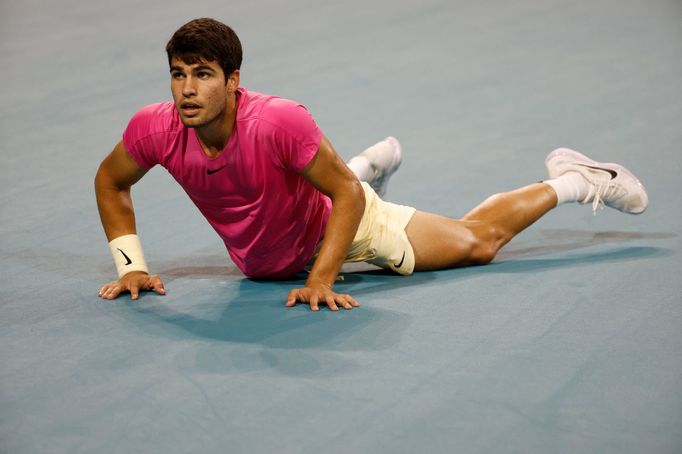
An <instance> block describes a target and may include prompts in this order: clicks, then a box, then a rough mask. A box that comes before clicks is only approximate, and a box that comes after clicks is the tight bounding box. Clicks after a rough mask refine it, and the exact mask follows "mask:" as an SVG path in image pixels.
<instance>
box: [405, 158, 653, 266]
mask: <svg viewBox="0 0 682 454" xmlns="http://www.w3.org/2000/svg"><path fill="white" fill-rule="evenodd" d="M546 165H547V169H548V171H549V175H550V177H551V179H550V180H548V181H546V182H545V183H536V184H532V185H529V186H526V187H523V188H520V189H517V190H515V191H511V192H506V193H502V194H496V195H494V196H492V197H490V198H488V199H487V200H486V201H485V202H483V203H482V204H480V205H479V206H477V207H476V208H474V209H473V210H471V211H470V212H469V213H467V214H466V215H465V216H464V217H463V218H462V219H452V218H448V217H445V216H439V215H435V214H431V213H426V212H423V211H417V212H416V213H415V215H414V216H413V217H412V219H411V220H410V222H409V224H408V225H407V227H406V228H405V231H406V233H407V236H408V239H409V241H410V243H411V244H412V247H413V249H414V256H415V271H420V270H433V269H442V268H451V267H457V266H467V265H481V264H486V263H489V262H490V261H492V259H493V258H494V257H495V255H496V254H497V252H498V251H499V250H500V248H502V246H504V245H505V244H507V243H508V242H509V241H510V240H511V239H512V238H513V237H514V236H516V235H517V234H518V233H520V232H521V231H522V230H524V229H525V228H526V227H528V226H530V225H531V224H533V223H534V222H535V221H537V220H538V219H539V218H541V217H542V216H543V215H544V214H546V213H547V212H548V211H550V210H552V209H553V208H554V207H556V206H557V205H558V204H560V203H564V202H580V203H583V204H586V203H592V204H593V209H596V207H597V206H598V205H600V204H604V205H606V206H610V207H612V208H615V209H618V210H620V211H623V212H625V213H630V214H639V213H642V212H643V211H644V210H645V209H646V207H647V205H648V197H647V194H646V191H645V189H644V187H643V186H642V184H641V183H640V182H639V180H637V178H636V177H635V176H634V175H633V174H632V173H631V172H629V171H628V170H627V169H626V168H624V167H623V166H620V165H618V164H603V163H598V162H596V161H593V160H591V159H589V158H587V157H586V156H584V155H582V154H580V153H578V152H576V151H573V150H568V149H565V148H564V149H558V150H555V151H553V152H552V153H550V155H549V156H548V157H547V160H546Z"/></svg>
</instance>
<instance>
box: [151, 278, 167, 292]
mask: <svg viewBox="0 0 682 454" xmlns="http://www.w3.org/2000/svg"><path fill="white" fill-rule="evenodd" d="M152 286H153V288H154V291H155V292H156V293H158V294H159V295H165V294H166V288H165V287H164V286H163V281H161V279H160V278H158V277H156V278H154V279H152Z"/></svg>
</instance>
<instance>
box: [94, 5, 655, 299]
mask: <svg viewBox="0 0 682 454" xmlns="http://www.w3.org/2000/svg"><path fill="white" fill-rule="evenodd" d="M166 51H167V54H168V62H169V66H170V79H171V92H172V95H173V102H162V103H158V104H152V105H149V106H146V107H144V108H142V109H141V110H140V111H138V112H137V113H136V114H135V115H134V116H133V117H132V119H131V120H130V122H129V124H128V126H127V128H126V129H125V131H124V133H123V137H122V140H121V141H120V142H119V143H118V144H117V145H116V147H115V148H114V150H113V151H112V152H111V153H110V154H109V155H108V156H107V157H106V158H105V159H104V161H103V162H102V164H101V165H100V167H99V170H98V172H97V176H96V178H95V190H96V195H97V205H98V208H99V213H100V217H101V220H102V224H103V226H104V231H105V233H106V236H107V238H108V240H109V247H110V250H111V253H112V255H113V258H114V262H115V263H116V267H117V270H118V277H119V278H118V279H117V280H115V281H112V282H110V283H108V284H105V285H104V286H103V287H101V289H100V291H99V296H100V297H101V298H104V299H109V300H110V299H114V298H116V297H117V296H118V295H119V294H121V293H122V292H130V294H131V296H132V299H137V298H138V296H139V293H140V291H145V290H152V291H155V292H156V293H159V294H165V292H166V291H165V289H164V285H163V282H162V280H161V278H160V277H159V276H157V275H152V274H149V270H148V267H147V264H146V262H145V258H144V254H143V252H142V246H141V243H140V239H139V237H138V235H137V233H136V228H135V212H134V210H133V204H132V199H131V196H130V189H131V186H133V185H134V184H135V183H136V182H137V181H139V180H140V179H141V178H142V177H143V176H144V175H145V173H146V172H147V171H148V170H149V169H151V168H152V167H154V166H155V165H157V164H160V165H162V166H163V167H165V168H166V169H167V170H168V172H169V173H170V174H171V175H172V176H173V178H175V180H176V181H177V182H178V183H179V184H180V185H181V186H182V188H183V189H184V190H185V192H186V193H187V195H188V196H189V197H190V199H191V200H192V201H193V202H194V204H195V205H196V206H197V208H198V209H199V211H200V212H201V213H202V214H203V216H204V217H205V218H206V219H207V221H208V222H209V223H210V224H211V226H212V227H213V228H214V229H215V231H216V232H217V233H218V235H219V236H220V237H221V238H222V240H223V241H224V243H225V246H226V248H227V251H228V252H229V254H230V257H231V258H232V260H233V261H234V263H235V264H236V265H237V266H238V267H239V269H240V270H241V271H242V272H243V273H244V274H245V275H246V276H248V277H253V278H265V279H279V278H286V277H288V276H291V275H293V274H295V273H297V272H299V271H301V270H303V269H304V268H305V267H306V265H309V264H312V268H311V269H310V274H309V275H308V278H307V280H306V282H305V286H304V287H302V288H296V289H293V290H291V291H290V292H289V294H288V297H287V299H286V303H285V305H286V306H287V307H292V306H294V305H295V304H296V303H307V304H309V305H310V307H311V309H312V310H314V311H317V310H319V308H320V306H321V305H326V306H327V307H329V309H331V310H333V311H336V310H338V309H339V307H342V308H344V309H351V308H353V307H358V306H359V304H358V302H357V301H356V300H355V299H354V298H353V297H351V296H350V295H345V294H339V293H336V292H334V290H333V286H334V282H335V280H336V277H337V274H338V272H339V270H340V268H341V266H342V265H343V263H344V262H353V261H366V262H370V263H372V264H375V265H378V266H380V267H382V268H385V269H388V270H391V271H393V272H395V273H397V274H401V275H409V274H411V273H413V272H414V271H423V270H436V269H443V268H451V267H460V266H468V265H483V264H487V263H489V262H490V261H491V260H493V258H494V257H495V255H496V254H497V252H498V251H499V250H500V248H501V247H502V246H504V245H505V244H507V243H508V242H509V241H510V240H511V239H512V238H513V237H514V236H515V235H517V234H518V233H519V232H521V231H522V230H523V229H525V228H526V227H528V226H530V225H531V224H533V223H534V222H535V221H536V220H538V219H539V218H540V217H542V216H543V215H544V214H545V213H547V212H548V211H550V210H552V209H553V208H555V207H557V206H558V205H561V204H563V203H566V202H580V203H583V204H586V203H590V204H592V207H593V209H595V210H596V209H597V208H598V207H599V206H603V205H605V206H609V207H612V208H615V209H618V210H620V211H623V212H625V213H631V214H639V213H642V212H643V211H644V210H645V209H646V208H647V205H648V197H647V194H646V191H645V189H644V187H643V186H642V184H641V183H640V182H639V180H637V178H636V177H635V176H634V175H633V174H632V173H630V172H629V171H628V170H627V169H625V168H624V167H622V166H620V165H618V164H603V163H599V162H596V161H593V160H591V159H590V158H588V157H586V156H585V155H583V154H581V153H578V152H577V151H573V150H570V149H566V148H560V149H557V150H554V151H553V152H552V153H550V154H549V156H548V157H547V159H546V161H545V162H546V166H547V169H548V171H549V179H548V180H546V181H544V182H542V183H535V184H531V185H529V186H525V187H522V188H520V189H516V190H514V191H511V192H506V193H502V194H496V195H493V196H492V197H490V198H488V199H487V200H485V201H484V202H483V203H482V204H480V205H479V206H477V207H476V208H474V209H473V210H471V211H470V212H469V213H468V214H466V215H465V216H464V217H463V218H461V219H453V218H449V217H445V216H440V215H437V214H432V213H427V212H424V211H418V210H416V209H415V208H412V207H408V206H403V205H397V204H392V203H388V202H385V201H384V200H382V198H381V197H382V196H383V194H384V192H385V191H386V186H387V184H388V180H389V178H390V177H391V175H392V174H393V173H394V172H395V171H396V170H397V169H398V167H399V166H400V162H401V148H400V143H399V142H398V141H397V140H396V139H395V138H393V137H388V138H386V139H384V140H382V141H380V142H378V143H377V144H375V145H373V146H371V147H369V148H368V149H367V150H365V151H363V152H362V153H360V154H359V155H358V156H356V157H354V158H353V159H351V160H350V162H349V163H348V164H346V163H344V161H343V160H342V159H341V158H340V157H339V155H338V154H337V153H336V151H335V150H334V147H333V146H332V144H331V142H330V141H329V140H328V139H327V137H325V135H324V134H323V133H322V131H321V130H320V128H319V127H318V126H317V124H316V123H315V120H314V119H313V117H312V116H311V114H310V113H309V112H308V110H307V109H306V108H305V107H304V106H302V105H301V104H298V103H296V102H293V101H290V100H286V99H282V98H279V97H275V96H269V95H265V94H261V93H256V92H252V91H248V90H246V89H245V88H244V87H241V86H240V83H239V81H240V67H241V60H242V48H241V44H240V41H239V38H238V37H237V35H236V34H235V32H234V31H233V30H232V29H231V28H230V27H228V26H226V25H225V24H222V23H220V22H218V21H216V20H213V19H207V18H204V19H196V20H193V21H191V22H189V23H187V24H185V25H183V26H182V27H180V28H179V29H178V30H177V31H176V32H175V34H174V35H173V36H172V38H171V39H170V41H169V42H168V44H167V46H166Z"/></svg>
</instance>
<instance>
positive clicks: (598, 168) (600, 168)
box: [576, 162, 618, 180]
mask: <svg viewBox="0 0 682 454" xmlns="http://www.w3.org/2000/svg"><path fill="white" fill-rule="evenodd" d="M576 164H578V165H579V166H583V167H587V168H588V169H594V170H601V171H603V172H608V173H610V174H611V179H612V180H613V179H614V178H616V177H617V176H618V172H616V171H615V170H611V169H605V168H604V167H595V166H588V165H587V164H580V163H578V162H577V163H576Z"/></svg>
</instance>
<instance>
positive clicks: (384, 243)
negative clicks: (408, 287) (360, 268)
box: [313, 182, 417, 275]
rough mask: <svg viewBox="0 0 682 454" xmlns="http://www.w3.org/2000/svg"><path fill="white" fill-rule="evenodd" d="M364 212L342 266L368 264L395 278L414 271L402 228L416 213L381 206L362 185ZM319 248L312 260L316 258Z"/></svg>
mask: <svg viewBox="0 0 682 454" xmlns="http://www.w3.org/2000/svg"><path fill="white" fill-rule="evenodd" d="M362 188H363V189H364V191H365V212H364V213H363V215H362V220H361V221H360V225H359V226H358V231H357V233H356V234H355V238H353V243H352V244H351V246H350V249H349V250H348V255H347V256H346V262H368V263H371V264H373V265H376V266H379V267H381V268H384V269H390V270H392V271H394V272H396V273H398V274H402V275H410V274H412V272H413V271H414V250H413V249H412V245H411V244H410V241H409V240H408V239H407V234H406V233H405V227H407V224H408V223H409V222H410V219H412V216H413V215H414V213H415V212H416V211H417V210H416V209H415V208H412V207H408V206H404V205H396V204H395V203H390V202H385V201H383V200H381V199H380V198H379V196H378V195H377V194H376V192H374V189H372V187H371V186H370V185H369V184H367V183H365V182H363V183H362ZM320 246H321V243H320V245H319V246H318V248H317V251H316V252H315V256H314V257H313V259H315V258H316V257H317V252H319V250H320Z"/></svg>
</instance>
